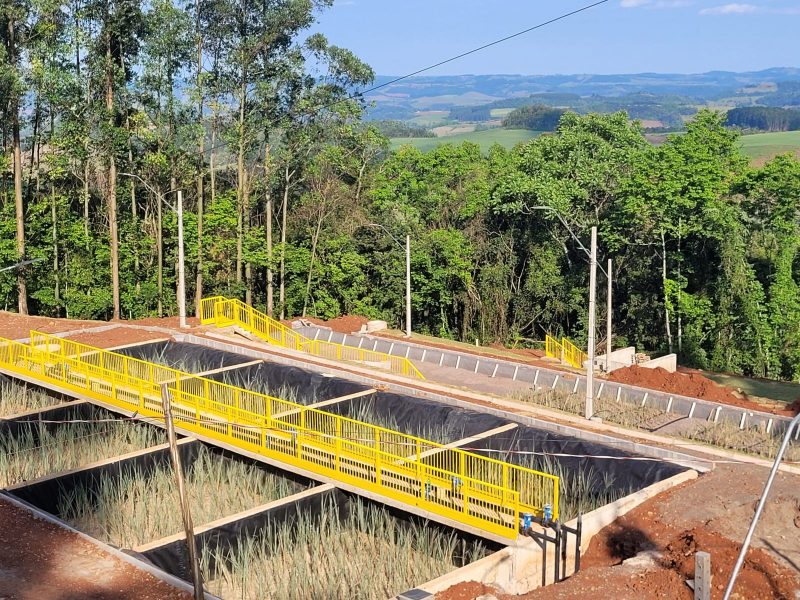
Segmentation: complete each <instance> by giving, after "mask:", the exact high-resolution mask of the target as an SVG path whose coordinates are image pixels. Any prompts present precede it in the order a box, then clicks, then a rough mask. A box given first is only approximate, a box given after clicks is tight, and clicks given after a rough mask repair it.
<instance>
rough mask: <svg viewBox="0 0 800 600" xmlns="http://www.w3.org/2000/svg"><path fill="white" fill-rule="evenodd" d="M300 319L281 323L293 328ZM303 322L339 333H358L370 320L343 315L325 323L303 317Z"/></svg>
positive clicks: (320, 320) (321, 320)
mask: <svg viewBox="0 0 800 600" xmlns="http://www.w3.org/2000/svg"><path fill="white" fill-rule="evenodd" d="M299 319H301V317H297V318H296V319H286V320H284V321H281V322H282V323H283V324H284V325H286V326H287V327H291V326H292V321H297V320H299ZM302 320H303V321H308V322H309V323H313V324H314V325H318V326H320V327H327V328H328V329H332V330H333V331H336V332H338V333H357V332H358V331H360V330H361V326H362V325H366V324H367V321H369V319H367V318H366V317H359V316H356V315H343V316H341V317H336V318H335V319H331V320H330V321H325V320H323V319H318V318H316V317H302Z"/></svg>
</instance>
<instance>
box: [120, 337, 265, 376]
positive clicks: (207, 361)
mask: <svg viewBox="0 0 800 600" xmlns="http://www.w3.org/2000/svg"><path fill="white" fill-rule="evenodd" d="M112 352H116V353H117V354H124V355H125V356H130V357H131V358H136V359H139V360H145V361H148V362H153V363H156V364H159V365H163V366H167V367H171V368H173V369H177V370H178V371H185V372H193V373H200V372H202V371H211V370H213V369H220V368H223V367H230V366H232V365H239V364H242V363H246V362H250V361H251V360H252V359H251V358H248V357H247V356H242V355H241V354H233V353H231V352H222V351H221V350H214V349H212V348H205V347H203V346H198V345H196V344H187V343H185V342H173V341H171V340H168V341H164V342H154V343H152V344H140V345H138V346H130V347H128V348H120V349H119V350H112ZM187 367H189V368H188V371H187Z"/></svg>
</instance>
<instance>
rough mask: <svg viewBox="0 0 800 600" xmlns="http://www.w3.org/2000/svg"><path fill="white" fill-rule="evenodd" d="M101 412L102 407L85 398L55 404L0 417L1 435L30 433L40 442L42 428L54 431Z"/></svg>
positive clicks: (17, 435) (14, 435) (12, 435)
mask: <svg viewBox="0 0 800 600" xmlns="http://www.w3.org/2000/svg"><path fill="white" fill-rule="evenodd" d="M100 412H101V409H100V408H98V407H97V406H95V405H94V404H92V403H91V402H88V401H85V400H76V401H74V402H62V403H61V404H57V405H55V406H50V407H47V408H44V409H40V410H33V411H27V412H24V413H19V414H16V415H12V416H11V417H8V418H5V419H0V435H3V436H8V437H19V436H21V435H29V436H31V438H32V439H33V440H34V441H35V442H36V443H39V440H41V431H42V430H44V431H48V432H52V431H55V430H57V429H58V428H59V427H62V426H63V425H65V424H66V422H67V421H74V420H81V419H87V420H88V419H93V418H96V417H97V415H98V413H100Z"/></svg>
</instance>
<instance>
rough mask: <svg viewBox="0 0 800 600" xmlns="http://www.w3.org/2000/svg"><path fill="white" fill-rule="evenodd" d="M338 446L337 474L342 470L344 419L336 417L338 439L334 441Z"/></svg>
mask: <svg viewBox="0 0 800 600" xmlns="http://www.w3.org/2000/svg"><path fill="white" fill-rule="evenodd" d="M334 444H335V446H336V472H337V473H338V472H339V471H340V470H341V457H342V419H341V418H340V417H338V416H337V417H336V439H335V440H334Z"/></svg>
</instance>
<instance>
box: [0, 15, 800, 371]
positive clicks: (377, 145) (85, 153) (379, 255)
mask: <svg viewBox="0 0 800 600" xmlns="http://www.w3.org/2000/svg"><path fill="white" fill-rule="evenodd" d="M330 4H331V2H330V1H328V0H325V1H321V0H320V1H312V0H281V1H277V2H276V1H274V0H270V1H267V0H263V1H261V2H255V1H253V0H214V1H213V2H201V3H199V4H197V5H190V4H186V5H183V4H177V3H175V2H174V1H172V0H158V1H156V2H153V3H150V4H147V5H144V8H142V6H143V5H141V4H140V3H138V2H134V1H132V0H74V1H73V2H69V3H63V2H53V3H47V2H44V3H33V2H29V1H28V0H19V1H18V2H16V3H13V4H5V5H4V8H3V10H2V12H1V13H0V21H1V22H0V26H2V28H1V30H0V31H2V33H0V35H2V36H3V37H2V41H3V43H2V46H1V49H0V52H2V53H3V57H2V58H3V60H2V61H0V65H2V67H0V69H1V70H0V94H1V95H2V102H0V110H2V119H0V129H1V130H2V144H3V147H2V150H3V152H2V154H0V156H2V163H0V230H2V232H3V235H2V237H0V268H1V267H5V266H7V265H13V264H16V263H20V262H21V261H23V260H24V259H28V260H35V261H36V262H34V263H33V264H30V265H27V266H23V267H22V268H19V269H17V270H13V271H6V272H0V294H1V295H2V296H1V297H2V300H3V307H4V308H16V309H17V310H19V311H20V312H26V311H30V312H32V313H35V314H41V315H52V316H68V317H71V318H111V317H122V318H140V317H146V316H159V315H171V314H175V312H176V296H175V275H174V274H175V264H176V259H177V230H176V218H175V215H174V212H173V210H172V207H173V206H174V201H175V193H176V191H177V190H182V191H183V194H184V200H185V206H186V213H185V226H186V256H187V270H188V273H189V275H190V277H189V282H188V294H189V296H190V300H192V299H194V300H195V301H194V303H192V304H193V305H194V306H196V305H197V299H199V298H201V297H203V296H208V295H213V294H224V295H228V296H234V297H239V298H241V299H243V300H246V301H247V302H250V303H252V304H253V305H255V306H256V307H257V308H259V309H261V310H264V311H266V312H268V313H270V314H273V315H274V316H276V317H281V318H283V317H289V316H300V315H316V316H320V317H326V318H328V317H334V316H336V315H339V314H345V313H350V314H355V313H357V314H362V315H365V316H368V317H373V318H377V317H380V318H385V319H387V320H388V321H390V322H391V323H393V324H394V325H400V324H401V321H402V319H403V314H404V276H405V270H404V248H403V243H402V242H403V240H404V237H405V235H407V234H408V235H410V236H411V239H412V286H413V295H412V309H413V324H414V328H415V330H416V331H420V332H427V333H432V334H435V335H441V336H446V337H453V338H459V339H464V340H470V341H471V340H474V339H475V338H478V339H480V340H481V341H482V342H484V343H488V342H491V341H503V342H520V343H527V342H530V341H537V340H541V339H542V338H543V336H544V334H545V333H546V332H550V333H552V334H555V335H558V334H562V333H563V334H566V335H569V336H571V337H573V338H575V341H577V342H579V343H583V342H585V339H586V326H587V314H586V305H587V285H588V265H587V262H586V258H585V255H584V253H583V251H582V250H581V245H580V244H579V243H578V242H576V238H577V239H578V240H582V244H587V243H588V231H589V229H590V227H591V226H592V225H597V226H598V227H599V228H600V254H601V258H602V260H605V258H607V257H610V258H612V259H613V260H614V263H615V269H614V271H615V272H616V273H617V276H616V277H615V281H614V298H615V304H614V309H613V310H614V313H613V317H614V324H615V325H614V342H615V345H622V344H636V345H637V346H639V347H642V348H646V349H648V350H655V351H659V350H660V351H670V350H672V351H676V352H679V353H680V355H681V359H682V360H683V361H684V362H685V363H688V364H693V365H696V366H701V367H709V368H715V369H722V370H727V371H732V372H739V373H747V374H757V375H766V376H774V377H784V378H791V377H795V378H796V377H797V376H800V339H798V338H800V300H798V293H797V292H798V287H797V286H798V259H797V253H798V246H799V245H800V237H798V230H797V225H798V223H797V209H798V201H800V164H799V163H798V161H797V160H796V159H794V158H792V157H789V156H782V157H778V158H776V159H774V160H772V161H770V162H769V163H767V164H766V165H764V166H763V167H760V168H751V167H750V166H748V163H747V160H746V158H745V157H743V156H742V155H741V153H740V151H739V149H738V147H737V145H736V134H735V133H734V132H731V131H729V130H727V129H726V128H725V127H724V121H725V117H724V115H721V114H718V113H713V112H708V111H702V112H700V113H699V114H698V115H697V116H696V118H695V119H694V120H693V121H691V122H690V123H689V125H688V128H687V133H685V134H684V135H680V136H670V137H669V138H668V139H667V141H666V142H665V143H664V144H662V145H661V146H658V147H654V146H652V145H650V144H648V143H647V142H646V140H645V138H644V135H643V132H642V129H641V127H640V126H639V125H638V124H637V123H635V122H631V121H630V119H629V117H628V115H626V114H625V113H615V114H609V115H598V114H589V115H584V116H579V115H576V114H575V113H571V112H568V113H565V114H564V115H562V116H561V118H560V120H559V122H558V125H557V127H556V130H555V132H554V133H553V134H551V135H547V136H542V137H540V138H538V139H535V140H532V141H530V142H528V143H525V144H522V145H520V146H518V147H516V148H514V149H513V150H505V149H503V148H501V147H499V146H496V147H494V148H493V149H492V150H491V151H490V152H489V153H488V154H482V153H481V152H480V149H479V147H478V146H477V145H475V144H470V143H464V144H461V145H459V146H454V145H442V146H439V147H437V148H436V149H435V150H432V151H430V152H427V153H422V152H420V151H418V150H415V149H414V148H412V147H408V146H407V147H403V148H401V149H399V150H398V151H396V152H393V153H390V152H388V150H387V148H388V143H387V140H386V138H385V137H384V136H382V135H381V134H380V132H379V131H377V130H376V128H375V127H373V126H371V125H370V124H369V123H366V122H363V121H362V119H361V116H362V111H363V108H364V105H363V102H362V101H361V99H360V98H359V97H358V95H357V94H355V91H356V90H358V89H360V88H363V86H365V85H366V84H367V83H368V82H369V81H371V79H372V77H373V74H372V71H371V70H370V68H369V67H368V66H367V65H365V64H364V63H363V62H362V61H360V60H359V59H358V58H357V57H356V56H354V55H353V54H352V53H351V52H349V51H347V50H346V49H343V48H340V47H338V46H335V45H333V44H331V43H330V42H329V41H328V40H327V39H325V38H324V37H323V36H321V35H319V34H309V30H310V28H311V27H312V25H313V23H314V20H315V18H316V16H317V15H318V14H319V11H320V10H323V9H324V8H326V7H328V6H330ZM542 207H547V210H543V209H542ZM573 236H574V237H573ZM603 283H604V282H603V281H602V278H601V281H600V285H603ZM601 312H602V311H601ZM600 322H603V320H602V314H601V318H600Z"/></svg>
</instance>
